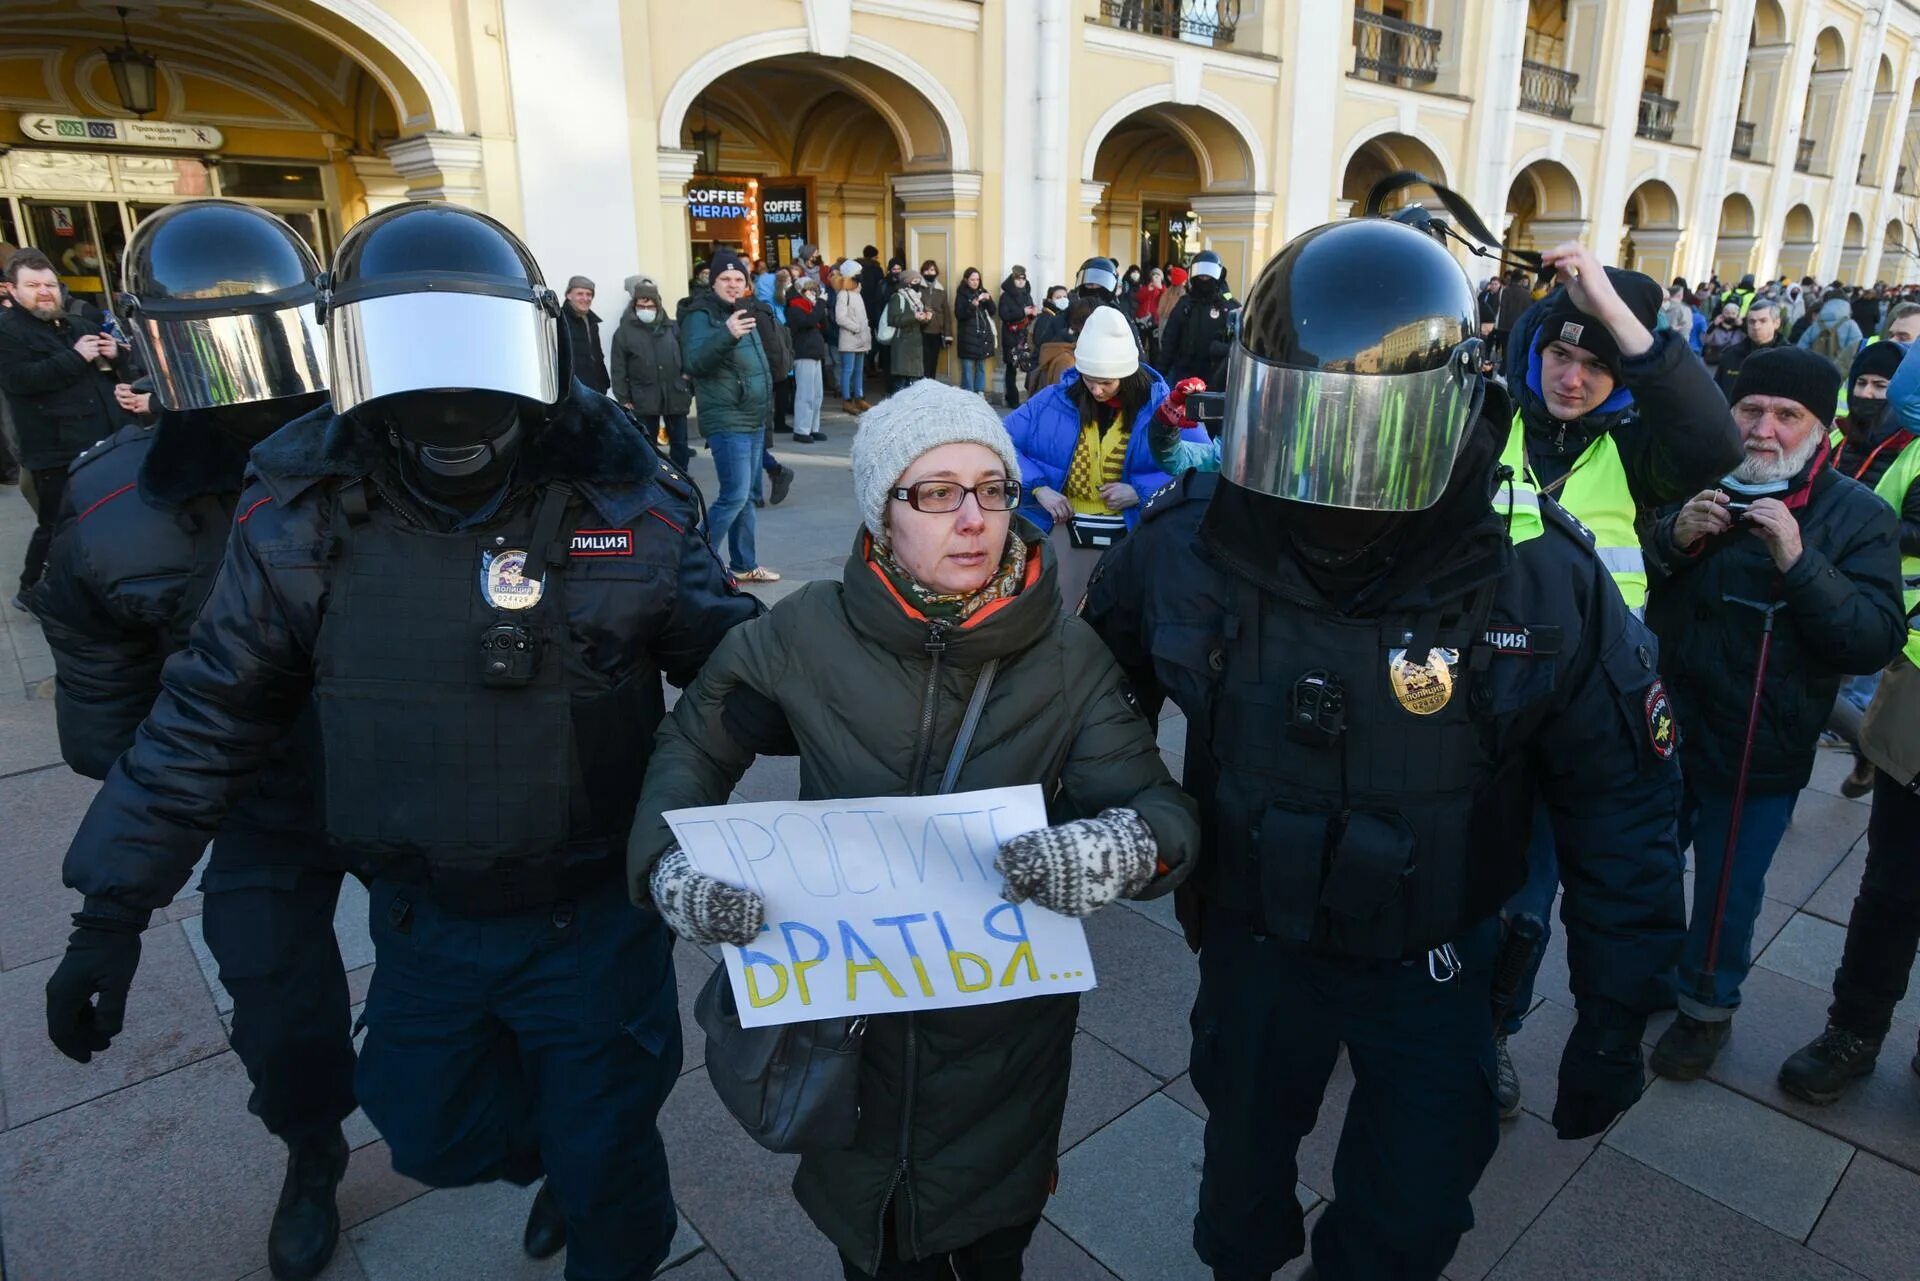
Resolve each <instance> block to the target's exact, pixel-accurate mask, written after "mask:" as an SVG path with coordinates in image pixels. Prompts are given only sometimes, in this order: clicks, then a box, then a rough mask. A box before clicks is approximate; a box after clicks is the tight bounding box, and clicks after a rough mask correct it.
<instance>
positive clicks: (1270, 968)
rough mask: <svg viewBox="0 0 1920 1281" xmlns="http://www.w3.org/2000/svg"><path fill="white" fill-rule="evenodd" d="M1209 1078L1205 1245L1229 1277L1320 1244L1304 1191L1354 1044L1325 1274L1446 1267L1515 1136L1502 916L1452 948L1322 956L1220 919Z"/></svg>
mask: <svg viewBox="0 0 1920 1281" xmlns="http://www.w3.org/2000/svg"><path fill="white" fill-rule="evenodd" d="M1205 937H1206V941H1205V945H1204V946H1203V948H1202V949H1201V952H1200V995H1199V997H1198V999H1197V1000H1196V1001H1195V1003H1194V1008H1193V1033H1194V1042H1193V1084H1194V1088H1195V1089H1196V1090H1198V1091H1199V1093H1200V1097H1201V1099H1202V1100H1204V1101H1205V1103H1206V1105H1207V1110H1208V1118H1207V1131H1206V1165H1205V1168H1204V1172H1203V1174H1202V1177H1201V1182H1200V1210H1199V1213H1198V1214H1197V1215H1196V1216H1195V1217H1194V1225H1193V1242H1194V1249H1195V1251H1196V1252H1198V1254H1199V1255H1200V1258H1201V1259H1202V1260H1203V1261H1204V1262H1205V1263H1206V1264H1207V1265H1208V1266H1210V1267H1212V1268H1213V1269H1214V1274H1215V1276H1217V1277H1220V1278H1222V1279H1223V1281H1248V1279H1252V1278H1258V1279H1259V1281H1265V1279H1266V1278H1267V1277H1269V1276H1270V1275H1271V1274H1272V1273H1274V1272H1275V1271H1277V1270H1278V1269H1279V1268H1280V1267H1281V1266H1282V1265H1283V1264H1285V1263H1286V1262H1287V1260H1289V1259H1292V1258H1294V1257H1295V1256H1296V1255H1298V1254H1299V1253H1300V1252H1301V1250H1302V1249H1303V1248H1304V1247H1305V1244H1306V1239H1305V1234H1304V1231H1303V1226H1302V1225H1303V1216H1302V1214H1301V1211H1300V1205H1299V1202H1298V1201H1297V1200H1295V1197H1294V1184H1295V1181H1296V1179H1297V1177H1298V1170H1297V1166H1296V1161H1295V1157H1296V1153H1297V1150H1298V1148H1299V1146H1300V1140H1301V1139H1302V1138H1304V1137H1305V1136H1306V1135H1307V1134H1308V1133H1309V1132H1311V1131H1312V1129H1313V1128H1314V1122H1315V1119H1316V1117H1317V1116H1318V1114H1319V1111H1320V1099H1321V1095H1322V1094H1323V1093H1324V1092H1325V1090H1326V1084H1327V1078H1328V1076H1329V1075H1331V1074H1332V1071H1333V1067H1334V1062H1335V1060H1336V1058H1337V1057H1338V1054H1339V1049H1340V1046H1341V1045H1342V1044H1343V1043H1344V1044H1345V1045H1346V1047H1347V1056H1348V1059H1349V1061H1350V1062H1351V1064H1352V1067H1353V1075H1354V1088H1353V1099H1352V1102H1351V1103H1350V1104H1349V1105H1348V1108H1347V1118H1346V1125H1345V1128H1344V1129H1343V1130H1342V1131H1341V1134H1340V1146H1339V1149H1338V1151H1337V1153H1336V1154H1335V1157H1334V1164H1333V1194H1334V1200H1333V1204H1332V1205H1330V1206H1328V1207H1327V1210H1326V1212H1325V1213H1324V1214H1323V1215H1322V1216H1321V1218H1320V1221H1319V1223H1318V1224H1317V1225H1316V1227H1315V1228H1314V1233H1313V1262H1314V1267H1315V1268H1316V1269H1317V1270H1318V1272H1319V1274H1320V1276H1321V1278H1322V1279H1323V1281H1431V1279H1432V1278H1437V1277H1438V1276H1439V1275H1440V1271H1441V1269H1442V1268H1443V1267H1445V1266H1446V1263H1447V1261H1448V1260H1449V1259H1451V1258H1452V1257H1453V1252H1454V1248H1455V1247H1456V1246H1457V1245H1458V1244H1459V1241H1460V1237H1461V1236H1462V1235H1463V1234H1465V1233H1466V1231H1467V1230H1468V1229H1469V1228H1471V1227H1472V1226H1473V1211H1472V1209H1471V1207H1470V1206H1469V1205H1468V1196H1469V1194H1470V1193H1471V1192H1472V1191H1473V1186H1474V1184H1475V1183H1477V1182H1478V1181H1479V1179H1480V1172H1481V1171H1482V1170H1483V1169H1485V1168H1486V1164H1487V1162H1488V1161H1489V1160H1491V1159H1492V1157H1493V1151H1494V1148H1495V1146H1496V1145H1497V1144H1498V1142H1499V1115H1498V1105H1497V1104H1496V1103H1495V1101H1494V1093H1493V1081H1494V1067H1493V1023H1492V1012H1491V1010H1490V1008H1489V1003H1488V1001H1489V989H1490V973H1489V971H1490V969H1491V965H1492V960H1493V953H1494V949H1495V947H1496V946H1497V939H1498V926H1497V922H1492V921H1489V922H1486V923H1483V924H1482V925H1480V926H1476V927H1474V929H1473V930H1472V931H1470V933H1469V935H1468V936H1467V937H1464V938H1463V939H1462V940H1461V941H1460V942H1458V943H1457V944H1456V945H1455V954H1456V955H1457V956H1458V959H1459V961H1460V963H1461V965H1462V967H1463V968H1460V969H1459V970H1458V972H1455V973H1453V974H1452V975H1451V977H1445V976H1447V975H1448V973H1449V970H1450V969H1451V968H1452V967H1451V966H1450V964H1449V962H1448V960H1447V959H1446V958H1443V957H1440V956H1437V955H1436V956H1435V957H1434V958H1433V961H1434V963H1433V964H1432V965H1431V966H1430V965H1429V963H1428V962H1427V961H1425V960H1422V961H1419V962H1416V963H1412V964H1400V963H1394V962H1380V963H1367V962H1354V961H1342V960H1333V959H1328V958H1321V957H1313V956H1307V955H1304V954H1301V953H1298V952H1291V951H1287V950H1284V949H1282V948H1280V947H1278V946H1276V945H1275V944H1273V943H1272V942H1270V941H1267V940H1265V939H1262V938H1256V937H1255V936H1254V935H1253V934H1251V933H1250V932H1248V931H1247V929H1246V928H1245V926H1244V925H1238V924H1225V923H1222V922H1220V921H1219V920H1218V918H1215V919H1210V920H1209V921H1208V923H1207V931H1206V936H1205Z"/></svg>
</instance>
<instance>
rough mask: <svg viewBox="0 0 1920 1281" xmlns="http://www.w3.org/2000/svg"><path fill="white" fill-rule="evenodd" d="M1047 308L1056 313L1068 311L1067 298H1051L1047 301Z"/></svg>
mask: <svg viewBox="0 0 1920 1281" xmlns="http://www.w3.org/2000/svg"><path fill="white" fill-rule="evenodd" d="M1047 306H1049V307H1051V308H1053V309H1054V310H1055V311H1065V310H1066V309H1067V300H1066V299H1065V298H1049V299H1047Z"/></svg>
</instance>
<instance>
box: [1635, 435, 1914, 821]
mask: <svg viewBox="0 0 1920 1281" xmlns="http://www.w3.org/2000/svg"><path fill="white" fill-rule="evenodd" d="M1825 463H1826V454H1825V450H1822V451H1821V453H1820V454H1819V455H1818V456H1816V458H1815V460H1814V461H1813V462H1812V463H1810V464H1808V466H1809V467H1810V468H1812V469H1814V474H1813V477H1812V480H1811V483H1810V487H1806V486H1807V481H1806V477H1805V476H1804V475H1803V476H1802V477H1801V481H1800V484H1798V485H1796V487H1795V488H1796V490H1797V491H1798V497H1799V501H1797V502H1793V503H1792V510H1793V514H1794V518H1795V520H1797V521H1798V522H1799V525H1800V542H1801V552H1800V559H1799V560H1797V561H1795V562H1794V563H1793V568H1792V569H1789V570H1788V571H1787V572H1786V573H1784V574H1782V573H1781V572H1780V571H1779V569H1778V568H1777V567H1776V566H1775V565H1774V561H1773V556H1772V554H1771V553H1770V552H1769V551H1768V550H1767V545H1766V543H1764V542H1763V541H1761V539H1760V538H1758V537H1757V536H1755V535H1754V534H1753V533H1752V531H1751V529H1750V528H1747V527H1743V526H1742V525H1740V524H1738V523H1736V524H1735V525H1734V527H1733V528H1732V529H1730V530H1728V531H1727V532H1726V533H1724V534H1721V535H1719V536H1718V537H1716V538H1711V539H1707V540H1705V541H1704V543H1702V544H1701V545H1699V546H1696V547H1692V548H1687V549H1684V550H1683V549H1681V548H1679V547H1678V546H1676V545H1675V543H1674V540H1673V522H1674V519H1675V517H1676V516H1677V515H1678V514H1679V508H1678V507H1677V506H1675V507H1672V508H1669V509H1667V510H1666V511H1663V512H1662V513H1661V514H1660V517H1659V521H1658V523H1657V525H1656V526H1655V527H1654V528H1653V529H1652V530H1651V531H1650V533H1649V536H1648V539H1647V550H1648V553H1649V568H1650V570H1651V571H1652V572H1651V580H1652V581H1651V585H1650V586H1651V590H1650V592H1649V595H1648V599H1647V623H1648V625H1650V626H1651V627H1652V628H1653V630H1654V631H1655V632H1656V633H1657V634H1658V635H1659V637H1660V641H1661V652H1662V656H1663V657H1662V662H1661V670H1662V672H1663V673H1664V674H1665V675H1666V677H1667V679H1668V681H1669V682H1670V683H1671V685H1672V689H1673V699H1674V705H1675V708H1676V709H1677V711H1678V713H1679V717H1680V727H1681V763H1682V764H1683V765H1684V766H1685V767H1686V771H1687V777H1688V780H1689V781H1690V782H1695V783H1698V784H1701V785H1704V786H1707V787H1712V788H1716V789H1720V790H1724V791H1732V790H1733V788H1734V786H1735V784H1736V781H1737V778H1738V775H1739V772H1740V756H1741V753H1742V749H1743V747H1744V745H1745V742H1746V732H1747V719H1748V712H1749V709H1750V707H1751V705H1752V699H1753V680H1754V675H1755V671H1756V669H1757V667H1758V665H1759V658H1760V632H1761V625H1762V617H1761V614H1760V611H1759V610H1757V609H1753V608H1749V607H1747V606H1745V605H1739V604H1734V603H1732V602H1730V601H1728V600H1727V597H1729V596H1732V597H1737V598H1739V599H1740V600H1744V601H1753V602H1755V603H1758V604H1764V603H1766V602H1770V601H1778V602H1782V603H1784V604H1785V606H1786V608H1785V609H1782V610H1781V611H1780V612H1779V613H1778V614H1777V615H1776V616H1775V619H1774V624H1773V641H1772V644H1771V645H1770V646H1769V652H1768V655H1767V672H1766V684H1765V686H1764V688H1763V689H1762V691H1761V695H1760V720H1759V723H1758V725H1757V727H1756V730H1755V735H1754V743H1753V761H1752V764H1751V765H1750V767H1749V774H1748V780H1747V786H1748V788H1749V789H1750V790H1751V791H1754V792H1759V793H1768V792H1772V793H1792V792H1798V791H1799V790H1800V789H1801V788H1803V787H1805V786H1806V785H1807V779H1808V778H1809V777H1810V776H1811V774H1812V772H1813V754H1814V751H1815V749H1816V745H1817V744H1818V742H1819V739H1820V731H1821V730H1822V729H1823V728H1825V726H1826V723H1827V714H1828V713H1829V712H1830V711H1831V710H1832V708H1833V700H1834V696H1835V695H1836V694H1838V693H1839V691H1840V683H1841V680H1842V678H1843V677H1845V676H1847V675H1849V674H1851V675H1865V674H1867V673H1870V672H1877V671H1879V670H1880V669H1881V668H1882V667H1884V666H1886V665H1887V664H1888V663H1890V662H1892V661H1893V656H1894V655H1895V654H1897V653H1899V652H1900V647H1901V646H1902V645H1903V644H1904V643H1905V642H1906V639H1907V621H1906V608H1905V606H1904V605H1903V604H1902V603H1901V592H1900V547H1899V519H1898V517H1896V516H1895V514H1894V512H1893V510H1892V509H1891V508H1890V507H1888V506H1887V504H1886V502H1885V501H1884V500H1882V499H1881V498H1880V497H1879V496H1878V495H1876V494H1875V493H1874V492H1873V491H1872V490H1870V489H1868V488H1867V487H1866V486H1864V485H1862V484H1860V483H1858V482H1857V481H1853V480H1849V479H1848V478H1847V477H1845V476H1842V475H1840V474H1839V473H1837V472H1835V471H1834V470H1833V469H1832V468H1830V467H1827V466H1826V465H1825ZM1790 501H1791V500H1790Z"/></svg>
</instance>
